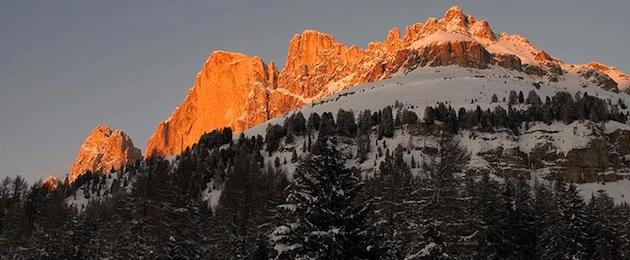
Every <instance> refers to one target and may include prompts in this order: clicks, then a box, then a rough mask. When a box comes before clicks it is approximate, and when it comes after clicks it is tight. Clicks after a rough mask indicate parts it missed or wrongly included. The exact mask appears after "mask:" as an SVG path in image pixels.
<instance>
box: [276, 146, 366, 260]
mask: <svg viewBox="0 0 630 260" xmlns="http://www.w3.org/2000/svg"><path fill="white" fill-rule="evenodd" d="M316 146H317V148H315V147H314V149H313V151H314V152H313V153H310V154H308V155H306V157H305V158H304V159H303V160H302V161H300V164H299V166H298V168H297V169H296V172H295V174H294V184H292V186H291V189H290V192H289V195H288V196H287V203H286V204H284V205H281V206H280V207H281V208H282V209H285V210H286V211H287V212H285V213H287V214H286V215H283V216H279V217H280V218H281V221H282V222H281V223H282V224H281V225H280V226H278V227H277V228H276V229H275V231H274V232H273V234H272V235H271V242H272V243H273V244H274V249H275V250H276V253H277V254H278V257H279V258H280V259H365V258H369V257H370V254H371V252H370V249H371V247H370V245H369V244H368V243H369V241H370V239H368V238H367V235H368V234H367V233H366V232H365V231H364V229H365V223H366V212H367V208H368V205H367V204H366V203H362V204H360V205H356V204H355V203H356V201H355V200H356V198H357V196H358V193H359V192H360V191H361V189H362V187H363V185H364V183H363V182H362V181H361V180H360V178H359V176H358V173H357V172H356V170H355V169H351V168H346V166H345V161H344V159H343V156H342V155H341V154H340V152H339V151H338V150H337V148H336V147H335V143H334V139H332V138H327V139H320V140H319V141H318V142H317V144H316Z"/></svg>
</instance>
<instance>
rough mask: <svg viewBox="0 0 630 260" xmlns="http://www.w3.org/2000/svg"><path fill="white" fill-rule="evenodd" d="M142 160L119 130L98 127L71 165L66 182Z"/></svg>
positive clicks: (140, 154) (129, 140) (84, 143)
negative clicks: (86, 173)
mask: <svg viewBox="0 0 630 260" xmlns="http://www.w3.org/2000/svg"><path fill="white" fill-rule="evenodd" d="M140 159H142V153H141V152H140V149H137V148H136V147H134V146H133V142H132V141H131V138H129V136H127V135H126V134H125V133H123V132H122V131H121V130H112V129H110V128H109V127H107V126H105V125H100V126H98V127H96V128H95V129H94V130H92V133H91V134H90V136H88V137H87V138H86V139H85V141H84V142H83V144H82V145H81V148H80V149H79V152H78V153H77V158H76V160H75V162H74V164H73V165H72V169H71V171H70V176H68V181H69V182H70V183H72V182H74V181H75V180H76V179H77V178H78V177H79V176H80V175H82V174H84V173H85V172H86V171H92V172H95V171H102V172H104V173H107V172H109V170H111V169H112V168H115V169H117V168H119V167H120V166H123V165H126V164H128V163H133V162H135V161H136V160H140Z"/></svg>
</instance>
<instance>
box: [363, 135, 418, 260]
mask: <svg viewBox="0 0 630 260" xmlns="http://www.w3.org/2000/svg"><path fill="white" fill-rule="evenodd" d="M371 184H372V185H370V187H371V188H372V190H371V191H370V196H371V197H373V198H375V202H374V211H373V215H372V216H371V217H370V218H371V221H370V223H373V225H374V227H373V228H374V229H375V230H376V231H377V233H378V234H379V235H380V236H381V237H380V240H381V242H380V243H379V244H380V245H381V247H382V249H383V250H384V251H385V252H386V253H385V254H384V256H383V257H384V258H389V259H401V258H404V256H405V255H407V254H408V253H409V250H410V245H411V243H410V242H411V241H413V233H412V232H411V231H412V229H410V226H412V225H413V224H414V223H413V222H411V220H412V218H410V213H411V212H412V207H413V205H418V202H417V201H413V199H412V198H411V197H410V196H409V194H412V192H413V190H414V188H413V176H412V175H411V172H410V168H409V166H408V165H407V164H406V163H405V162H404V160H403V153H402V147H401V146H400V145H399V146H398V147H397V148H396V150H395V151H394V155H393V156H390V155H389V154H388V153H386V155H385V160H383V161H382V162H381V165H380V167H379V171H378V174H377V175H376V177H374V178H373V179H371Z"/></svg>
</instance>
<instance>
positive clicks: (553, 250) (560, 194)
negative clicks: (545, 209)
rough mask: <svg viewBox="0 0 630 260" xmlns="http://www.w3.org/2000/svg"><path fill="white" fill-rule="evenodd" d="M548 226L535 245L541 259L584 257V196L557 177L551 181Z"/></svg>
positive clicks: (585, 240)
mask: <svg viewBox="0 0 630 260" xmlns="http://www.w3.org/2000/svg"><path fill="white" fill-rule="evenodd" d="M551 203H552V204H551V206H552V209H551V212H550V213H549V214H548V216H547V220H546V222H547V224H548V226H547V227H546V229H545V230H544V231H543V233H542V236H541V237H540V238H539V239H540V244H539V248H538V255H539V257H540V258H541V259H584V258H585V257H586V253H587V250H586V242H587V237H586V235H587V233H586V232H587V224H588V222H587V217H586V211H585V205H584V200H583V199H582V197H581V196H580V195H579V194H578V191H577V188H576V187H575V185H574V184H569V185H567V184H566V183H565V182H564V180H563V179H562V178H561V177H560V178H557V179H556V181H555V183H554V192H553V197H552V200H551Z"/></svg>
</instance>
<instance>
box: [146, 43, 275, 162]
mask: <svg viewBox="0 0 630 260" xmlns="http://www.w3.org/2000/svg"><path fill="white" fill-rule="evenodd" d="M277 74H278V73H277V71H276V69H275V66H274V65H271V66H268V65H267V64H265V63H264V62H263V60H262V59H261V58H260V57H251V56H247V55H245V54H240V53H233V52H227V51H215V52H213V53H212V54H211V55H210V56H209V57H208V59H207V61H206V63H205V64H204V66H203V67H202V68H201V70H200V71H199V73H198V74H197V77H196V78H195V81H194V83H193V86H192V88H191V90H190V91H189V93H188V96H187V97H186V98H185V99H184V101H183V102H182V104H181V105H180V106H179V107H178V108H177V109H176V110H175V111H174V112H173V114H172V115H171V117H170V118H169V119H167V120H166V121H164V122H162V123H160V124H159V125H158V127H157V130H156V131H155V132H154V133H153V135H152V136H151V137H150V138H149V141H148V143H147V152H146V156H147V157H150V156H152V155H173V154H177V153H179V152H181V151H182V150H184V149H185V148H186V147H188V146H190V145H192V144H194V143H196V142H197V141H198V140H199V137H201V135H203V134H204V133H205V132H208V131H211V130H212V129H217V128H223V127H231V128H232V129H233V130H234V131H236V132H239V131H242V130H243V129H246V128H248V127H250V126H252V125H253V124H254V123H258V122H262V121H265V120H267V119H268V118H269V115H268V110H267V101H268V94H269V93H268V92H269V91H271V90H272V89H274V88H275V84H276V83H275V82H276V78H277Z"/></svg>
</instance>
